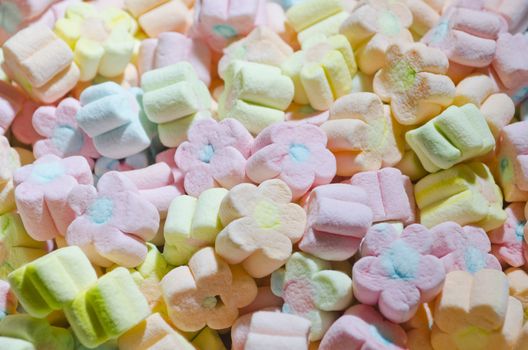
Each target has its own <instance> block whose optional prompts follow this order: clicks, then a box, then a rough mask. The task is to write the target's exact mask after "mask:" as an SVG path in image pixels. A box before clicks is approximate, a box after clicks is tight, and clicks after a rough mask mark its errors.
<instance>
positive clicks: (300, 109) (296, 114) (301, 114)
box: [286, 103, 330, 126]
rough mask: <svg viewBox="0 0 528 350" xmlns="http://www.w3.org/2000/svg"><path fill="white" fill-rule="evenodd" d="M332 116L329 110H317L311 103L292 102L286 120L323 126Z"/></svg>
mask: <svg viewBox="0 0 528 350" xmlns="http://www.w3.org/2000/svg"><path fill="white" fill-rule="evenodd" d="M329 117H330V112H329V111H317V110H315V109H313V108H312V106H310V105H298V104H296V103H292V104H291V105H290V107H289V108H288V110H287V111H286V121H288V122H292V123H309V124H314V125H317V126H321V125H322V124H323V123H324V122H326V121H327V120H328V118H329Z"/></svg>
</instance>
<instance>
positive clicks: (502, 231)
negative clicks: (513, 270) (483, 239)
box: [489, 202, 528, 267]
mask: <svg viewBox="0 0 528 350" xmlns="http://www.w3.org/2000/svg"><path fill="white" fill-rule="evenodd" d="M524 210H525V205H524V203H518V202H517V203H511V204H510V205H508V206H507V207H506V209H505V212H506V215H507V217H506V221H505V222H504V224H503V225H502V226H500V227H498V228H496V229H495V230H492V231H490V232H489V238H490V241H491V243H492V248H493V254H494V255H495V256H496V257H497V258H498V259H499V260H500V261H503V262H505V263H507V264H508V265H510V266H513V267H519V266H523V265H524V264H525V263H526V261H527V260H528V247H527V243H526V240H525V239H524V232H525V225H526V217H525V214H524Z"/></svg>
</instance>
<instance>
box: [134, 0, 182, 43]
mask: <svg viewBox="0 0 528 350" xmlns="http://www.w3.org/2000/svg"><path fill="white" fill-rule="evenodd" d="M125 8H126V9H127V10H128V12H130V13H131V14H132V15H133V16H134V17H135V18H136V19H137V21H138V23H139V25H140V26H141V29H143V31H144V32H145V33H146V34H147V35H148V36H149V37H151V38H155V37H158V36H159V35H160V34H161V33H163V32H180V33H185V32H186V31H187V29H188V28H189V27H190V25H191V21H192V16H191V12H190V10H189V9H188V8H187V6H186V4H185V1H181V0H146V1H145V0H125Z"/></svg>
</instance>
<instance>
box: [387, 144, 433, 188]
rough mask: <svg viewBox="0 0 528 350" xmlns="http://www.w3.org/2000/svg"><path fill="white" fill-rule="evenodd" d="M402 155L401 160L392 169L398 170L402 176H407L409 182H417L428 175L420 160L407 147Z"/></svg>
mask: <svg viewBox="0 0 528 350" xmlns="http://www.w3.org/2000/svg"><path fill="white" fill-rule="evenodd" d="M406 148H407V149H406V150H405V152H404V153H403V156H402V159H401V160H400V162H398V163H397V164H396V165H394V167H395V168H396V169H399V170H400V171H401V172H402V174H403V175H405V176H408V177H409V179H411V181H418V180H420V179H421V178H422V177H424V176H425V175H427V174H429V173H428V172H427V171H426V170H425V169H424V168H423V165H422V162H420V159H419V158H418V156H417V155H416V153H414V152H413V151H412V150H411V149H410V148H409V146H408V145H407V147H406Z"/></svg>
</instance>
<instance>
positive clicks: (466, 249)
mask: <svg viewBox="0 0 528 350" xmlns="http://www.w3.org/2000/svg"><path fill="white" fill-rule="evenodd" d="M431 232H432V233H433V235H435V242H434V246H433V249H432V255H434V256H437V257H438V258H440V260H442V262H443V263H444V267H445V271H446V273H449V272H451V271H456V270H462V271H467V272H469V273H471V274H474V273H476V272H478V271H480V270H482V269H495V270H501V265H500V263H499V261H498V260H497V258H496V257H494V256H493V255H491V253H490V251H491V243H490V239H489V238H488V235H487V234H486V232H485V231H484V230H483V229H481V228H480V227H475V226H464V227H462V226H460V225H459V224H457V223H456V222H452V221H448V222H444V223H441V224H440V225H437V226H435V227H433V228H431Z"/></svg>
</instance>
